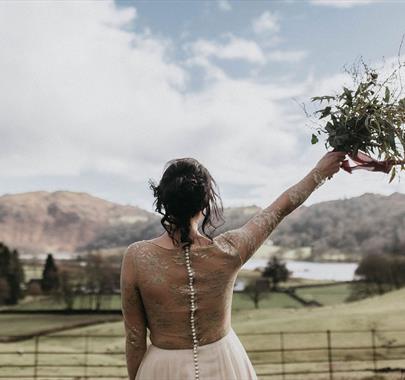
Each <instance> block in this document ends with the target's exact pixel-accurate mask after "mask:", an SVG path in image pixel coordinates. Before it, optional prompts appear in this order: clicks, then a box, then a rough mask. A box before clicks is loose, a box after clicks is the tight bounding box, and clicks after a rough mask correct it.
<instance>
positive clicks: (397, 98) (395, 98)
mask: <svg viewBox="0 0 405 380" xmlns="http://www.w3.org/2000/svg"><path fill="white" fill-rule="evenodd" d="M404 64H405V63H401V61H400V59H399V58H398V65H397V67H396V69H395V70H394V71H393V72H391V74H390V75H388V76H387V77H386V78H385V79H384V80H381V79H380V77H381V76H382V75H380V74H379V73H378V72H377V71H376V70H375V69H372V68H370V67H369V66H367V65H366V64H364V62H362V61H361V66H360V65H357V66H354V67H353V68H352V70H351V71H350V74H351V75H352V78H353V83H354V86H353V88H347V87H343V89H342V91H341V93H339V94H336V95H324V96H315V97H312V98H311V100H312V102H318V103H319V104H321V105H322V103H323V102H325V103H326V105H325V103H323V105H324V106H323V108H321V109H318V110H317V111H315V112H314V114H313V116H314V117H315V118H316V119H317V122H316V124H317V125H318V127H317V128H316V133H317V134H318V135H322V134H324V135H326V142H325V147H326V148H328V147H332V148H334V149H333V150H338V151H345V152H347V154H348V156H349V157H350V158H351V159H352V160H353V161H354V162H355V163H357V165H356V166H350V165H349V160H347V159H346V160H345V161H344V162H343V163H342V168H343V169H344V170H346V171H347V172H349V173H352V171H353V170H356V169H366V170H371V171H381V172H385V173H389V172H390V171H391V176H390V180H389V182H391V181H392V180H393V179H394V177H395V175H396V174H397V172H398V171H399V170H398V167H397V165H400V166H399V167H400V170H401V171H402V170H404V169H405V129H404V125H405V97H404V94H403V86H402V79H401V69H402V68H403V67H404V66H405V65H404ZM359 67H360V69H359ZM316 133H313V134H312V138H311V142H312V144H316V143H317V142H318V141H319V139H318V136H317V134H316ZM372 155H374V156H377V158H373V157H372ZM381 158H383V160H381Z"/></svg>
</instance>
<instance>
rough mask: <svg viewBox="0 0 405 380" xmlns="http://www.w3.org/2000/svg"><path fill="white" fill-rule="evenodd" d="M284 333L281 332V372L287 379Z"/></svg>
mask: <svg viewBox="0 0 405 380" xmlns="http://www.w3.org/2000/svg"><path fill="white" fill-rule="evenodd" d="M284 353H285V352H284V333H283V332H280V354H281V374H282V378H283V380H285V356H284Z"/></svg>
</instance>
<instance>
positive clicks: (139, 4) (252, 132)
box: [0, 0, 405, 211]
mask: <svg viewBox="0 0 405 380" xmlns="http://www.w3.org/2000/svg"><path fill="white" fill-rule="evenodd" d="M404 14H405V2H404V1H400V0H398V1H378V0H363V1H360V0H346V1H345V0H340V1H339V0H331V1H327V0H300V1H291V0H284V1H281V0H280V1H264V0H262V1H253V0H249V1H231V0H228V1H227V0H219V1H216V0H209V1H202V0H201V1H188V2H186V1H170V0H164V1H116V2H114V1H80V2H79V1H58V2H50V1H49V2H47V1H39V0H38V1H34V0H33V1H26V2H25V1H16V2H12V1H2V2H0V83H1V86H0V142H1V149H0V195H3V194H9V193H21V192H28V191H38V190H47V191H56V190H69V191H78V192H87V193H90V194H92V195H95V196H98V197H101V198H104V199H107V200H110V201H114V202H117V203H121V204H131V205H136V206H139V207H142V208H144V209H146V210H148V211H153V205H152V203H153V201H154V198H153V194H152V191H151V190H150V189H149V186H148V181H149V179H152V180H154V181H156V182H158V181H159V179H160V177H161V175H162V174H163V168H164V165H165V163H166V162H167V161H169V160H170V159H173V158H181V157H193V158H196V159H197V160H199V161H200V162H201V163H202V164H203V165H204V166H205V167H207V169H208V170H209V171H210V173H211V175H212V176H213V177H214V179H215V180H216V182H217V183H218V186H219V193H220V196H221V198H222V200H223V204H224V206H225V207H229V206H249V205H256V206H259V207H266V206H268V205H269V204H270V203H271V202H272V201H273V200H275V198H276V197H277V196H278V195H280V194H281V193H282V192H283V191H284V190H286V189H287V188H288V187H290V186H292V185H294V184H295V183H297V182H298V181H300V180H301V179H302V178H303V177H304V176H305V175H306V174H307V173H308V172H309V171H310V170H311V169H312V168H313V167H314V166H315V165H316V163H317V162H318V160H319V159H320V158H321V157H322V156H323V155H324V154H325V153H326V149H325V146H324V144H323V142H322V140H321V142H320V143H318V144H315V145H312V144H311V134H312V133H313V132H314V130H313V127H311V124H310V123H309V122H308V119H307V117H306V116H305V114H304V112H303V110H302V107H301V106H300V103H302V102H304V103H306V104H307V103H309V101H310V97H311V96H314V95H324V94H329V93H331V92H332V91H339V89H340V88H341V86H342V85H343V84H347V83H348V81H350V78H348V75H347V74H346V73H345V71H344V67H347V65H350V64H352V63H354V62H355V61H356V60H358V59H359V58H360V57H362V58H363V59H364V60H365V61H366V62H368V63H370V64H371V65H377V66H378V65H380V66H378V67H382V66H381V65H382V63H383V62H392V61H393V60H395V59H396V57H397V54H398V48H399V46H400V42H401V38H402V36H403V35H404V33H405V21H404V17H403V15H404ZM402 176H404V175H403V174H402ZM365 192H372V193H378V194H384V195H390V194H392V193H393V192H401V193H405V184H404V182H403V180H402V179H401V178H400V177H398V178H397V179H395V180H394V181H393V182H392V183H391V184H389V183H388V176H387V175H386V174H383V173H371V172H368V171H365V170H364V171H363V170H359V171H356V172H354V173H353V174H349V173H347V172H344V171H343V170H341V171H339V172H338V173H337V174H335V176H334V177H333V178H332V180H330V181H327V182H326V183H325V184H324V185H322V186H321V187H320V188H318V189H317V190H316V191H315V192H314V193H313V194H312V195H311V196H310V197H309V198H308V199H307V200H306V201H305V203H304V204H305V205H311V204H313V203H317V202H321V201H327V200H334V199H343V198H350V197H354V196H359V195H361V194H363V193H365Z"/></svg>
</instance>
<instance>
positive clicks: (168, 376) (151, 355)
mask: <svg viewBox="0 0 405 380" xmlns="http://www.w3.org/2000/svg"><path fill="white" fill-rule="evenodd" d="M198 368H199V372H200V376H199V377H200V380H257V375H256V372H255V370H254V368H253V365H252V363H251V361H250V359H249V357H248V355H247V353H246V351H245V348H244V347H243V345H242V342H241V341H240V340H239V338H238V336H237V335H236V333H235V331H234V330H233V328H231V329H230V330H229V332H228V333H227V335H225V336H224V337H222V338H221V339H219V340H217V341H216V342H213V343H208V344H205V345H202V346H199V347H198ZM194 377H195V374H194V360H193V350H192V349H191V348H190V349H188V348H186V349H163V348H160V347H156V346H154V345H153V344H149V346H148V348H147V350H146V353H145V356H144V357H143V360H142V362H141V364H140V366H139V369H138V372H137V375H136V377H135V380H193V379H194Z"/></svg>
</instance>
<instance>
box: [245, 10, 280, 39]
mask: <svg viewBox="0 0 405 380" xmlns="http://www.w3.org/2000/svg"><path fill="white" fill-rule="evenodd" d="M252 25H253V30H254V32H255V33H257V34H262V33H267V32H278V31H279V30H280V20H279V17H278V16H277V15H276V14H275V13H272V12H270V11H265V12H264V13H262V14H261V15H260V16H259V17H258V18H256V19H254V20H253V24H252Z"/></svg>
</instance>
